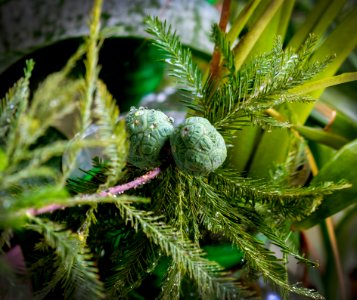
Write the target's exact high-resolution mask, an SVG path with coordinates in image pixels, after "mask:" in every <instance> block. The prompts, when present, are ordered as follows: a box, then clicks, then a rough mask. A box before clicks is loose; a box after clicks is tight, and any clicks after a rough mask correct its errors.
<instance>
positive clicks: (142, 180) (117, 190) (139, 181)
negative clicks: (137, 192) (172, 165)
mask: <svg viewBox="0 0 357 300" xmlns="http://www.w3.org/2000/svg"><path fill="white" fill-rule="evenodd" d="M160 173H161V169H160V168H155V169H153V170H151V171H149V172H147V173H146V174H144V175H143V176H140V177H138V178H135V179H134V180H133V181H130V182H127V183H124V184H121V185H117V186H113V187H111V188H109V189H107V190H105V191H102V192H99V193H98V194H92V195H82V196H81V198H82V199H85V198H86V197H88V198H89V197H90V198H93V197H110V196H114V195H120V194H123V193H124V192H125V191H128V190H131V189H135V188H137V187H139V186H141V185H144V184H146V183H148V182H149V181H150V180H152V179H154V178H155V177H157V176H158V175H159V174H160ZM64 208H66V206H65V205H60V204H50V205H47V206H44V207H41V208H30V209H28V210H27V213H28V214H29V215H31V216H37V215H42V214H46V213H53V212H54V211H56V210H59V209H64Z"/></svg>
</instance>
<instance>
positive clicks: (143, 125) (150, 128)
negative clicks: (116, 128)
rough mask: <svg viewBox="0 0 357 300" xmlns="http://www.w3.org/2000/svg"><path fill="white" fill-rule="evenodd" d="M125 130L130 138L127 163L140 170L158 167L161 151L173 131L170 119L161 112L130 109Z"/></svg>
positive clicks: (141, 108)
mask: <svg viewBox="0 0 357 300" xmlns="http://www.w3.org/2000/svg"><path fill="white" fill-rule="evenodd" d="M126 128H127V131H128V133H129V136H130V149H129V156H128V162H129V163H131V164H132V165H134V166H136V167H138V168H140V169H148V168H153V167H157V166H159V165H160V164H161V163H162V158H161V150H162V148H163V147H164V144H165V143H166V141H167V140H168V139H169V136H170V135H171V133H172V132H173V131H174V127H173V124H172V119H170V118H169V117H168V116H166V115H165V114H164V113H163V112H161V111H157V110H154V109H145V108H143V107H140V108H139V109H136V108H135V107H132V108H131V110H130V112H129V114H128V116H127V117H126Z"/></svg>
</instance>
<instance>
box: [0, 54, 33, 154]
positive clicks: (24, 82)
mask: <svg viewBox="0 0 357 300" xmlns="http://www.w3.org/2000/svg"><path fill="white" fill-rule="evenodd" d="M34 64H35V63H34V61H33V60H28V61H26V67H25V69H24V77H23V79H20V80H19V81H18V83H17V84H16V85H15V86H14V88H13V93H11V92H10V94H9V93H8V94H7V97H5V98H4V100H2V101H1V102H2V105H1V106H2V107H4V106H5V105H6V106H8V109H5V110H4V111H3V113H2V116H4V120H3V121H5V124H6V123H7V122H8V121H9V123H10V124H11V125H10V128H11V129H9V135H8V136H7V140H6V154H7V156H8V157H9V158H12V157H16V152H17V151H16V150H17V149H16V145H17V144H18V142H19V135H20V122H21V119H22V118H23V117H24V116H23V115H24V112H25V111H26V109H27V107H28V102H29V95H30V90H29V85H30V77H31V74H32V70H33V68H34ZM14 111H15V112H16V113H15V114H14V113H13V112H14ZM4 113H5V114H4ZM0 138H4V136H0Z"/></svg>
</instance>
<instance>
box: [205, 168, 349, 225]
mask: <svg viewBox="0 0 357 300" xmlns="http://www.w3.org/2000/svg"><path fill="white" fill-rule="evenodd" d="M211 180H212V181H211V182H210V184H212V185H213V186H215V187H216V188H217V190H218V191H219V192H220V191H222V193H223V195H224V196H225V197H227V200H228V199H229V201H230V202H231V203H234V202H236V201H238V202H241V203H242V202H245V203H251V204H252V205H255V203H262V204H266V205H267V206H268V207H269V209H271V210H272V211H273V213H275V214H281V215H282V216H283V217H284V218H290V219H291V220H300V219H301V218H303V217H306V216H307V215H309V214H310V213H312V212H313V211H314V210H315V208H316V207H317V206H318V205H319V204H320V202H321V200H322V198H323V196H324V195H329V194H331V193H333V192H334V191H337V190H341V189H345V188H348V187H350V185H349V184H346V183H345V182H340V183H332V182H325V183H323V184H321V185H316V186H313V185H312V186H308V187H304V188H301V187H297V188H289V187H283V186H279V185H276V184H274V183H272V182H265V181H263V180H256V179H249V178H243V177H240V176H239V175H237V174H236V172H235V171H233V170H231V171H230V170H221V171H220V172H218V173H215V174H212V176H211ZM226 191H229V192H228V193H227V192H226Z"/></svg>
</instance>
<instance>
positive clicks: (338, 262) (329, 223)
mask: <svg viewBox="0 0 357 300" xmlns="http://www.w3.org/2000/svg"><path fill="white" fill-rule="evenodd" d="M324 222H325V226H326V229H327V234H328V237H329V243H330V246H331V249H332V253H333V257H334V261H335V267H336V271H337V279H338V283H339V286H340V288H339V294H340V297H341V298H340V299H341V300H346V299H347V292H346V285H345V280H344V276H343V270H342V265H341V260H340V252H339V250H338V245H337V240H336V234H335V229H334V226H333V222H332V218H331V217H329V218H327V219H325V221H324Z"/></svg>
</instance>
